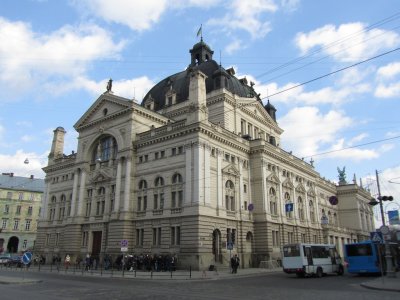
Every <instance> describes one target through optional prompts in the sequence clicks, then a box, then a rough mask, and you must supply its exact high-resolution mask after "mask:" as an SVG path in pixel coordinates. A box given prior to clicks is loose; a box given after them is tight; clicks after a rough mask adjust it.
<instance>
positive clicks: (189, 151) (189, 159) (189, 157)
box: [185, 146, 193, 203]
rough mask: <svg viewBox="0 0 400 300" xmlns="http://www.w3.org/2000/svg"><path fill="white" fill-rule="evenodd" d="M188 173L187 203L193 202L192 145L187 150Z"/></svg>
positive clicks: (186, 178) (186, 176)
mask: <svg viewBox="0 0 400 300" xmlns="http://www.w3.org/2000/svg"><path fill="white" fill-rule="evenodd" d="M185 163H186V175H185V182H186V184H185V203H191V202H192V183H193V181H192V147H190V146H187V147H186V151H185Z"/></svg>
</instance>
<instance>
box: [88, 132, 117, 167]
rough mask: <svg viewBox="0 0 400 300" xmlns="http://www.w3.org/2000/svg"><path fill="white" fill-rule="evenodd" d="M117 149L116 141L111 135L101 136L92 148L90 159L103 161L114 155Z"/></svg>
mask: <svg viewBox="0 0 400 300" xmlns="http://www.w3.org/2000/svg"><path fill="white" fill-rule="evenodd" d="M117 151H118V147H117V142H116V140H115V138H114V137H112V136H102V137H101V138H100V139H99V140H98V141H97V146H96V147H95V149H94V150H93V156H92V160H93V161H96V162H104V161H108V160H110V159H113V158H115V157H116V155H117Z"/></svg>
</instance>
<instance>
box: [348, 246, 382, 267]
mask: <svg viewBox="0 0 400 300" xmlns="http://www.w3.org/2000/svg"><path fill="white" fill-rule="evenodd" d="M384 253H385V249H384V245H383V244H381V243H374V242H372V241H363V242H359V243H354V244H346V245H344V260H345V262H346V264H347V272H349V273H352V274H374V273H375V274H380V273H382V272H385V269H386V263H385V259H384ZM381 265H382V268H381Z"/></svg>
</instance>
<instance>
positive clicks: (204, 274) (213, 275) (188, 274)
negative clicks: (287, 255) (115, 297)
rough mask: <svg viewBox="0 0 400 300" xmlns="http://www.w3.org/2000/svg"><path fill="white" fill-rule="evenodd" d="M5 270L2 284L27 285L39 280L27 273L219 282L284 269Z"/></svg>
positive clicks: (1, 279)
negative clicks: (219, 280) (7, 273)
mask: <svg viewBox="0 0 400 300" xmlns="http://www.w3.org/2000/svg"><path fill="white" fill-rule="evenodd" d="M2 270H5V271H6V272H10V276H7V275H5V272H0V284H25V283H35V282H38V280H34V279H29V278H25V279H24V277H25V276H23V275H24V274H26V272H27V273H37V272H39V273H40V272H44V273H55V274H59V275H70V276H87V277H90V276H94V277H106V278H107V277H108V278H110V277H111V278H126V279H145V280H146V279H147V280H182V281H184V280H218V279H224V278H235V277H245V276H254V275H257V274H267V273H274V272H282V268H275V269H265V268H247V269H238V273H237V274H232V273H230V271H229V269H228V268H224V269H222V270H217V271H190V270H176V271H174V272H146V271H133V272H130V271H124V272H122V271H116V270H112V271H110V270H108V271H104V270H90V271H84V270H82V269H72V268H71V269H69V270H65V269H63V268H60V269H59V270H58V269H56V268H50V267H48V266H42V267H41V269H40V270H39V269H38V268H36V267H35V268H32V267H31V268H29V269H21V268H11V269H7V268H0V271H2ZM11 273H12V274H14V275H15V274H19V275H20V276H18V277H16V276H12V275H11Z"/></svg>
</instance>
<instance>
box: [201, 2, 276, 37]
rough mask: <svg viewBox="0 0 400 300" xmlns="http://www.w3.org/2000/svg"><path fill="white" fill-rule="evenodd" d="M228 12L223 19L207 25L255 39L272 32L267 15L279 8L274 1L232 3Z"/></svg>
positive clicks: (212, 20) (213, 19)
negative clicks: (237, 32)
mask: <svg viewBox="0 0 400 300" xmlns="http://www.w3.org/2000/svg"><path fill="white" fill-rule="evenodd" d="M227 9H228V12H227V13H226V14H225V16H223V17H218V18H212V19H210V20H208V22H207V25H209V26H213V27H215V28H221V27H222V29H223V31H225V32H228V33H229V34H231V33H232V32H233V31H236V30H242V31H245V32H247V33H249V34H250V36H251V37H252V38H253V39H257V38H263V37H264V36H265V35H266V34H267V33H268V32H270V31H271V27H270V22H269V21H267V20H266V19H267V17H266V14H267V13H273V12H275V11H276V10H277V9H278V6H277V5H276V4H275V1H273V0H253V1H242V0H234V1H231V2H230V4H229V5H228V7H227Z"/></svg>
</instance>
